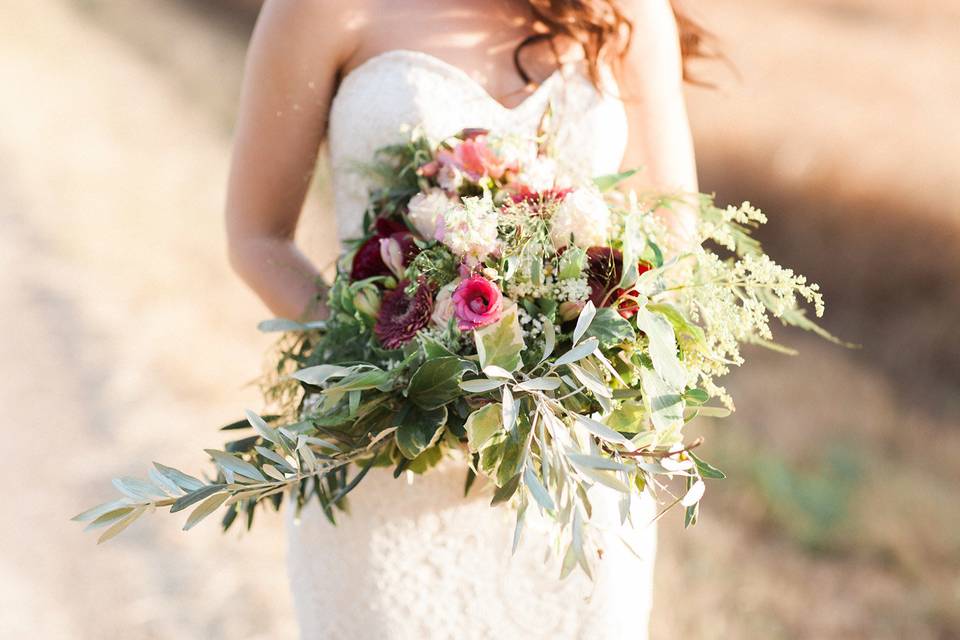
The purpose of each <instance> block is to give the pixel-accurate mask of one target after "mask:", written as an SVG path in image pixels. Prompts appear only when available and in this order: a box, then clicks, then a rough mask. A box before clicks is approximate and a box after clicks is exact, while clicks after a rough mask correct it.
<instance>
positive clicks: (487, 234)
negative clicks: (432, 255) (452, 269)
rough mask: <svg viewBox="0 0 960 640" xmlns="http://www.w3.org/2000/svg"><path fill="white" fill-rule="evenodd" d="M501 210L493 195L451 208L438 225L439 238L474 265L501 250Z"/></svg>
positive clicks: (465, 199) (470, 200) (469, 200)
mask: <svg viewBox="0 0 960 640" xmlns="http://www.w3.org/2000/svg"><path fill="white" fill-rule="evenodd" d="M497 217H498V216H497V211H496V209H495V208H494V206H493V199H492V198H491V197H490V194H489V193H486V194H485V195H484V196H483V197H482V198H464V199H463V206H458V205H456V204H454V205H451V206H450V207H449V208H448V209H447V210H446V211H445V212H444V214H443V218H442V223H440V222H438V224H437V227H438V229H437V239H438V240H440V241H441V242H442V243H443V244H445V245H447V247H449V249H450V250H451V251H453V252H454V253H455V254H457V255H458V256H462V257H464V258H465V259H466V260H467V262H468V264H469V265H470V266H473V265H476V264H478V263H479V262H480V261H481V260H483V259H484V258H486V257H487V256H488V255H490V254H491V253H493V252H494V251H496V250H497V248H498V247H499V241H498V239H497Z"/></svg>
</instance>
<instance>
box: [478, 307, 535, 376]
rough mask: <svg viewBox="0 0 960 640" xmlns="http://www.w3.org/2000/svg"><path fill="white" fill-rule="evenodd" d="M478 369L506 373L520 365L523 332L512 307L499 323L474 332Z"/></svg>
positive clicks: (515, 310)
mask: <svg viewBox="0 0 960 640" xmlns="http://www.w3.org/2000/svg"><path fill="white" fill-rule="evenodd" d="M474 339H475V340H476V344H477V355H478V356H479V357H480V368H481V369H487V368H488V367H498V368H500V369H502V370H504V371H506V372H508V373H509V372H513V371H516V370H517V369H518V368H519V367H520V364H521V362H522V361H521V359H520V353H521V352H522V351H523V348H524V342H523V331H522V330H521V329H520V322H519V320H518V318H517V309H516V307H513V308H511V309H509V310H508V311H506V312H505V313H504V314H503V317H502V318H500V320H499V321H497V322H495V323H494V324H491V325H489V326H486V327H483V328H482V329H477V330H476V331H475V332H474Z"/></svg>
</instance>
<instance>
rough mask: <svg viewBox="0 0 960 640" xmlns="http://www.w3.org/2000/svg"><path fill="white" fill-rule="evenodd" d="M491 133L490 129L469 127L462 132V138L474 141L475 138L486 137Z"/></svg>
mask: <svg viewBox="0 0 960 640" xmlns="http://www.w3.org/2000/svg"><path fill="white" fill-rule="evenodd" d="M488 133H490V130H489V129H481V128H478V127H468V128H466V129H464V130H463V131H461V132H460V136H459V137H460V138H462V139H464V140H473V139H474V138H479V137H480V136H485V135H487V134H488Z"/></svg>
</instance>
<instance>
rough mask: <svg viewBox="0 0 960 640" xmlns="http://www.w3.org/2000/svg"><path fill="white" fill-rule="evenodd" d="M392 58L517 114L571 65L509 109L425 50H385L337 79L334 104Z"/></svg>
mask: <svg viewBox="0 0 960 640" xmlns="http://www.w3.org/2000/svg"><path fill="white" fill-rule="evenodd" d="M395 58H408V59H412V60H416V61H417V62H420V63H422V64H424V65H425V66H426V67H427V68H429V69H431V70H433V71H435V72H436V73H438V74H440V75H443V76H447V77H452V78H453V79H455V80H463V81H464V82H465V83H466V86H469V87H471V89H472V90H473V91H474V92H475V93H476V94H477V95H479V96H481V97H482V98H484V99H486V100H487V101H489V102H490V103H492V104H493V105H495V106H496V107H499V108H500V109H501V110H502V111H503V112H505V113H517V112H521V111H523V110H524V109H525V108H526V107H527V106H528V105H531V104H536V103H537V101H538V98H539V97H540V94H541V93H549V91H550V88H551V86H552V85H553V83H554V82H556V81H557V80H558V79H559V78H560V77H562V75H563V73H564V70H565V69H567V68H568V67H569V66H570V64H571V63H564V64H562V65H561V66H560V67H558V68H557V69H556V70H554V72H553V73H551V74H550V75H549V76H547V77H546V78H545V79H544V80H543V81H542V82H541V83H540V84H538V85H537V87H536V88H535V89H534V90H533V91H531V92H530V93H529V94H527V96H526V97H525V98H524V99H523V100H521V101H520V102H519V103H517V104H516V105H514V106H512V107H510V106H507V105H505V104H503V102H501V101H500V100H499V99H497V98H496V97H494V96H493V94H491V93H490V92H489V91H488V90H487V88H486V87H484V86H483V85H482V84H480V82H478V81H477V80H476V79H475V78H474V77H473V76H471V75H470V74H469V73H467V72H466V71H464V70H463V69H462V68H460V67H458V66H457V65H455V64H453V63H450V62H447V61H446V60H444V59H443V58H440V57H438V56H435V55H433V54H431V53H426V52H425V51H417V50H415V49H388V50H387V51H383V52H381V53H378V54H376V55H373V56H370V57H369V58H367V59H366V60H364V61H363V62H361V63H360V64H358V65H357V66H355V67H354V68H353V69H351V70H350V71H348V72H347V73H346V74H344V76H343V78H342V79H341V80H340V86H339V87H338V88H337V92H336V94H335V95H334V97H333V102H334V103H336V101H337V98H338V97H339V96H340V93H341V90H342V89H343V86H344V85H345V84H347V82H348V80H350V81H352V80H355V79H356V76H357V75H361V74H363V73H370V72H375V70H376V68H377V67H378V66H379V65H381V64H383V63H384V62H386V61H389V60H393V59H395Z"/></svg>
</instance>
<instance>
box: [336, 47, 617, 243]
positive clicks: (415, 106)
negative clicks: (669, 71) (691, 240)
mask: <svg viewBox="0 0 960 640" xmlns="http://www.w3.org/2000/svg"><path fill="white" fill-rule="evenodd" d="M579 67H580V63H571V64H567V65H565V66H563V67H561V68H560V69H558V70H557V72H555V73H554V74H553V75H551V76H550V77H549V78H548V79H547V80H545V81H544V82H543V83H542V84H541V85H540V86H539V87H538V88H537V89H536V90H535V91H534V92H533V93H532V94H530V95H529V96H528V97H527V98H526V100H524V101H523V102H522V103H520V104H519V105H518V106H516V107H515V108H512V109H511V108H507V107H504V106H503V105H502V104H501V103H499V102H498V101H497V100H496V99H494V98H493V97H492V96H491V95H490V94H489V93H487V91H486V90H485V89H484V88H483V87H482V86H480V85H479V84H478V83H477V82H476V81H475V80H473V79H472V78H471V77H470V76H469V75H468V74H467V73H466V72H464V71H463V70H461V69H459V68H458V67H455V66H453V65H451V64H449V63H447V62H444V61H443V60H440V59H439V58H436V57H434V56H431V55H428V54H425V53H420V52H418V51H408V50H394V51H388V52H386V53H382V54H380V55H378V56H376V57H374V58H371V59H369V60H367V61H366V62H364V63H363V64H361V65H360V66H359V67H357V68H356V69H354V70H353V71H352V72H351V73H350V74H348V75H347V76H346V77H345V78H344V79H343V82H342V83H341V85H340V89H339V91H338V92H337V95H336V96H335V98H334V100H333V104H332V105H331V109H330V126H329V139H330V161H331V166H332V169H333V191H334V205H335V210H336V215H337V226H338V233H339V236H340V238H341V239H348V238H355V237H357V236H359V235H360V233H361V224H362V220H363V211H364V208H365V207H366V203H367V197H368V190H369V188H370V184H369V181H368V179H367V178H366V177H365V176H364V175H363V174H362V172H360V171H358V170H357V165H358V163H365V162H369V161H370V160H371V158H372V157H373V153H374V152H375V151H376V150H377V149H379V148H381V147H383V146H385V145H388V144H394V143H398V142H403V141H404V140H405V134H404V128H405V127H407V128H409V127H413V126H419V127H421V128H422V129H423V130H424V132H425V133H426V134H427V135H428V136H429V137H430V138H432V139H434V140H442V139H443V138H446V137H448V136H451V135H453V134H455V133H457V132H458V131H460V130H461V129H464V128H466V127H479V128H484V129H490V130H492V131H494V132H496V133H498V134H501V135H502V134H520V135H533V134H535V133H536V131H537V127H538V125H539V123H540V121H541V118H542V116H543V113H544V111H545V109H546V108H547V105H548V103H549V104H550V105H551V107H552V110H553V116H552V117H551V122H553V123H554V125H553V127H552V128H550V129H549V132H550V134H551V136H552V142H553V145H554V148H555V149H556V150H557V152H558V156H559V157H558V158H557V160H558V162H559V163H560V164H561V165H562V168H563V169H564V170H565V171H566V172H568V173H570V174H572V175H574V176H583V177H585V178H586V177H590V176H596V175H603V174H607V173H614V172H616V171H617V170H618V169H619V167H620V161H621V159H622V158H623V152H624V149H625V146H626V134H627V122H626V114H625V113H624V109H623V104H622V102H621V101H620V100H619V99H617V97H616V95H615V94H616V88H615V84H614V83H613V81H612V78H610V77H609V74H606V76H605V80H606V86H605V93H604V94H601V93H600V92H598V91H597V90H596V88H594V86H593V85H592V84H591V83H590V81H589V80H588V79H587V77H586V76H585V75H584V74H583V73H582V71H581V70H580V69H579Z"/></svg>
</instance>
